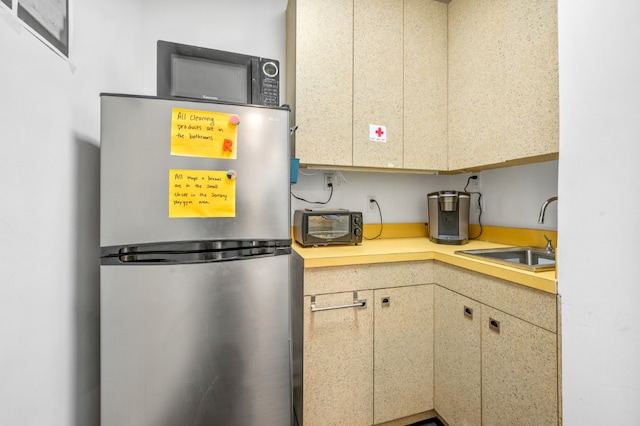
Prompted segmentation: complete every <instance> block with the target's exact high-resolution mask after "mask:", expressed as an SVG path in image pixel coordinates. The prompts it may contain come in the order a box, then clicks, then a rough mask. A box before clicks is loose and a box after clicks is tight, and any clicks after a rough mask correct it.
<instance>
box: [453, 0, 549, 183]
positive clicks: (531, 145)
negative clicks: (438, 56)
mask: <svg viewBox="0 0 640 426" xmlns="http://www.w3.org/2000/svg"><path fill="white" fill-rule="evenodd" d="M557 3H558V2H557V0H536V1H511V0H495V1H484V0H455V1H452V2H451V3H449V91H448V93H449V169H450V170H459V169H465V168H479V167H483V166H490V165H500V164H504V163H505V162H512V161H515V160H518V161H520V162H526V161H529V162H530V161H535V159H541V160H544V159H547V158H557V157H556V156H557V153H558V148H559V107H558V105H559V104H558V20H557ZM507 164H508V163H507Z"/></svg>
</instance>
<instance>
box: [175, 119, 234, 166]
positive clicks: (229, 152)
mask: <svg viewBox="0 0 640 426" xmlns="http://www.w3.org/2000/svg"><path fill="white" fill-rule="evenodd" d="M232 117H234V116H232V115H231V114H223V113H220V112H211V111H196V110H189V109H181V108H173V109H172V112H171V155H184V156H190V157H207V158H226V159H231V160H235V159H236V158H237V154H236V153H237V147H236V141H237V133H238V131H237V130H238V124H234V123H235V122H236V121H235V120H232V119H231V118H232ZM235 117H237V116H235Z"/></svg>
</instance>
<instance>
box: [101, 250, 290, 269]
mask: <svg viewBox="0 0 640 426" xmlns="http://www.w3.org/2000/svg"><path fill="white" fill-rule="evenodd" d="M290 253H291V247H273V246H272V247H252V248H243V249H237V250H223V251H203V252H184V253H128V254H121V255H119V256H111V257H103V258H102V264H103V265H123V264H166V263H207V262H222V261H230V260H240V259H247V258H253V257H267V256H279V255H283V254H290Z"/></svg>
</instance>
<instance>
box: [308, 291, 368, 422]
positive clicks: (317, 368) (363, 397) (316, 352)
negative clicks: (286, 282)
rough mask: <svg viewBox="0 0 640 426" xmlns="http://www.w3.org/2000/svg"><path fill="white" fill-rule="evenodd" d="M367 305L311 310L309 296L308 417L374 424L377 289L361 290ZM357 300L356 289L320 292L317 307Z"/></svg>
mask: <svg viewBox="0 0 640 426" xmlns="http://www.w3.org/2000/svg"><path fill="white" fill-rule="evenodd" d="M358 299H359V300H361V299H366V300H367V304H366V305H365V307H363V308H357V307H352V308H340V309H330V310H323V311H316V312H312V311H311V297H310V296H306V297H305V298H304V348H303V360H304V361H303V366H304V367H303V368H304V380H303V417H302V418H303V422H304V425H305V426H314V425H323V426H324V425H326V426H330V425H353V426H357V425H363V426H364V425H371V424H372V423H373V412H372V407H373V392H372V390H373V309H372V306H370V303H371V301H372V300H373V291H360V292H358ZM350 304H353V292H345V293H334V294H322V295H316V296H315V305H316V307H318V308H329V307H336V306H344V305H350Z"/></svg>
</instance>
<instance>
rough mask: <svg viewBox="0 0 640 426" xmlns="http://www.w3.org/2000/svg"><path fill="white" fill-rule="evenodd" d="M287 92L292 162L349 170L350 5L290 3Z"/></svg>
mask: <svg viewBox="0 0 640 426" xmlns="http://www.w3.org/2000/svg"><path fill="white" fill-rule="evenodd" d="M286 92H287V95H286V99H287V103H288V104H289V105H290V106H291V108H292V110H293V112H294V114H293V115H292V116H293V117H294V120H295V121H294V124H295V125H297V126H298V130H297V131H296V133H295V146H296V157H298V158H300V161H301V162H302V163H306V164H324V165H335V166H351V165H353V163H352V158H353V147H352V144H351V138H352V132H353V118H352V117H353V0H298V1H296V0H289V4H288V7H287V83H286Z"/></svg>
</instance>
